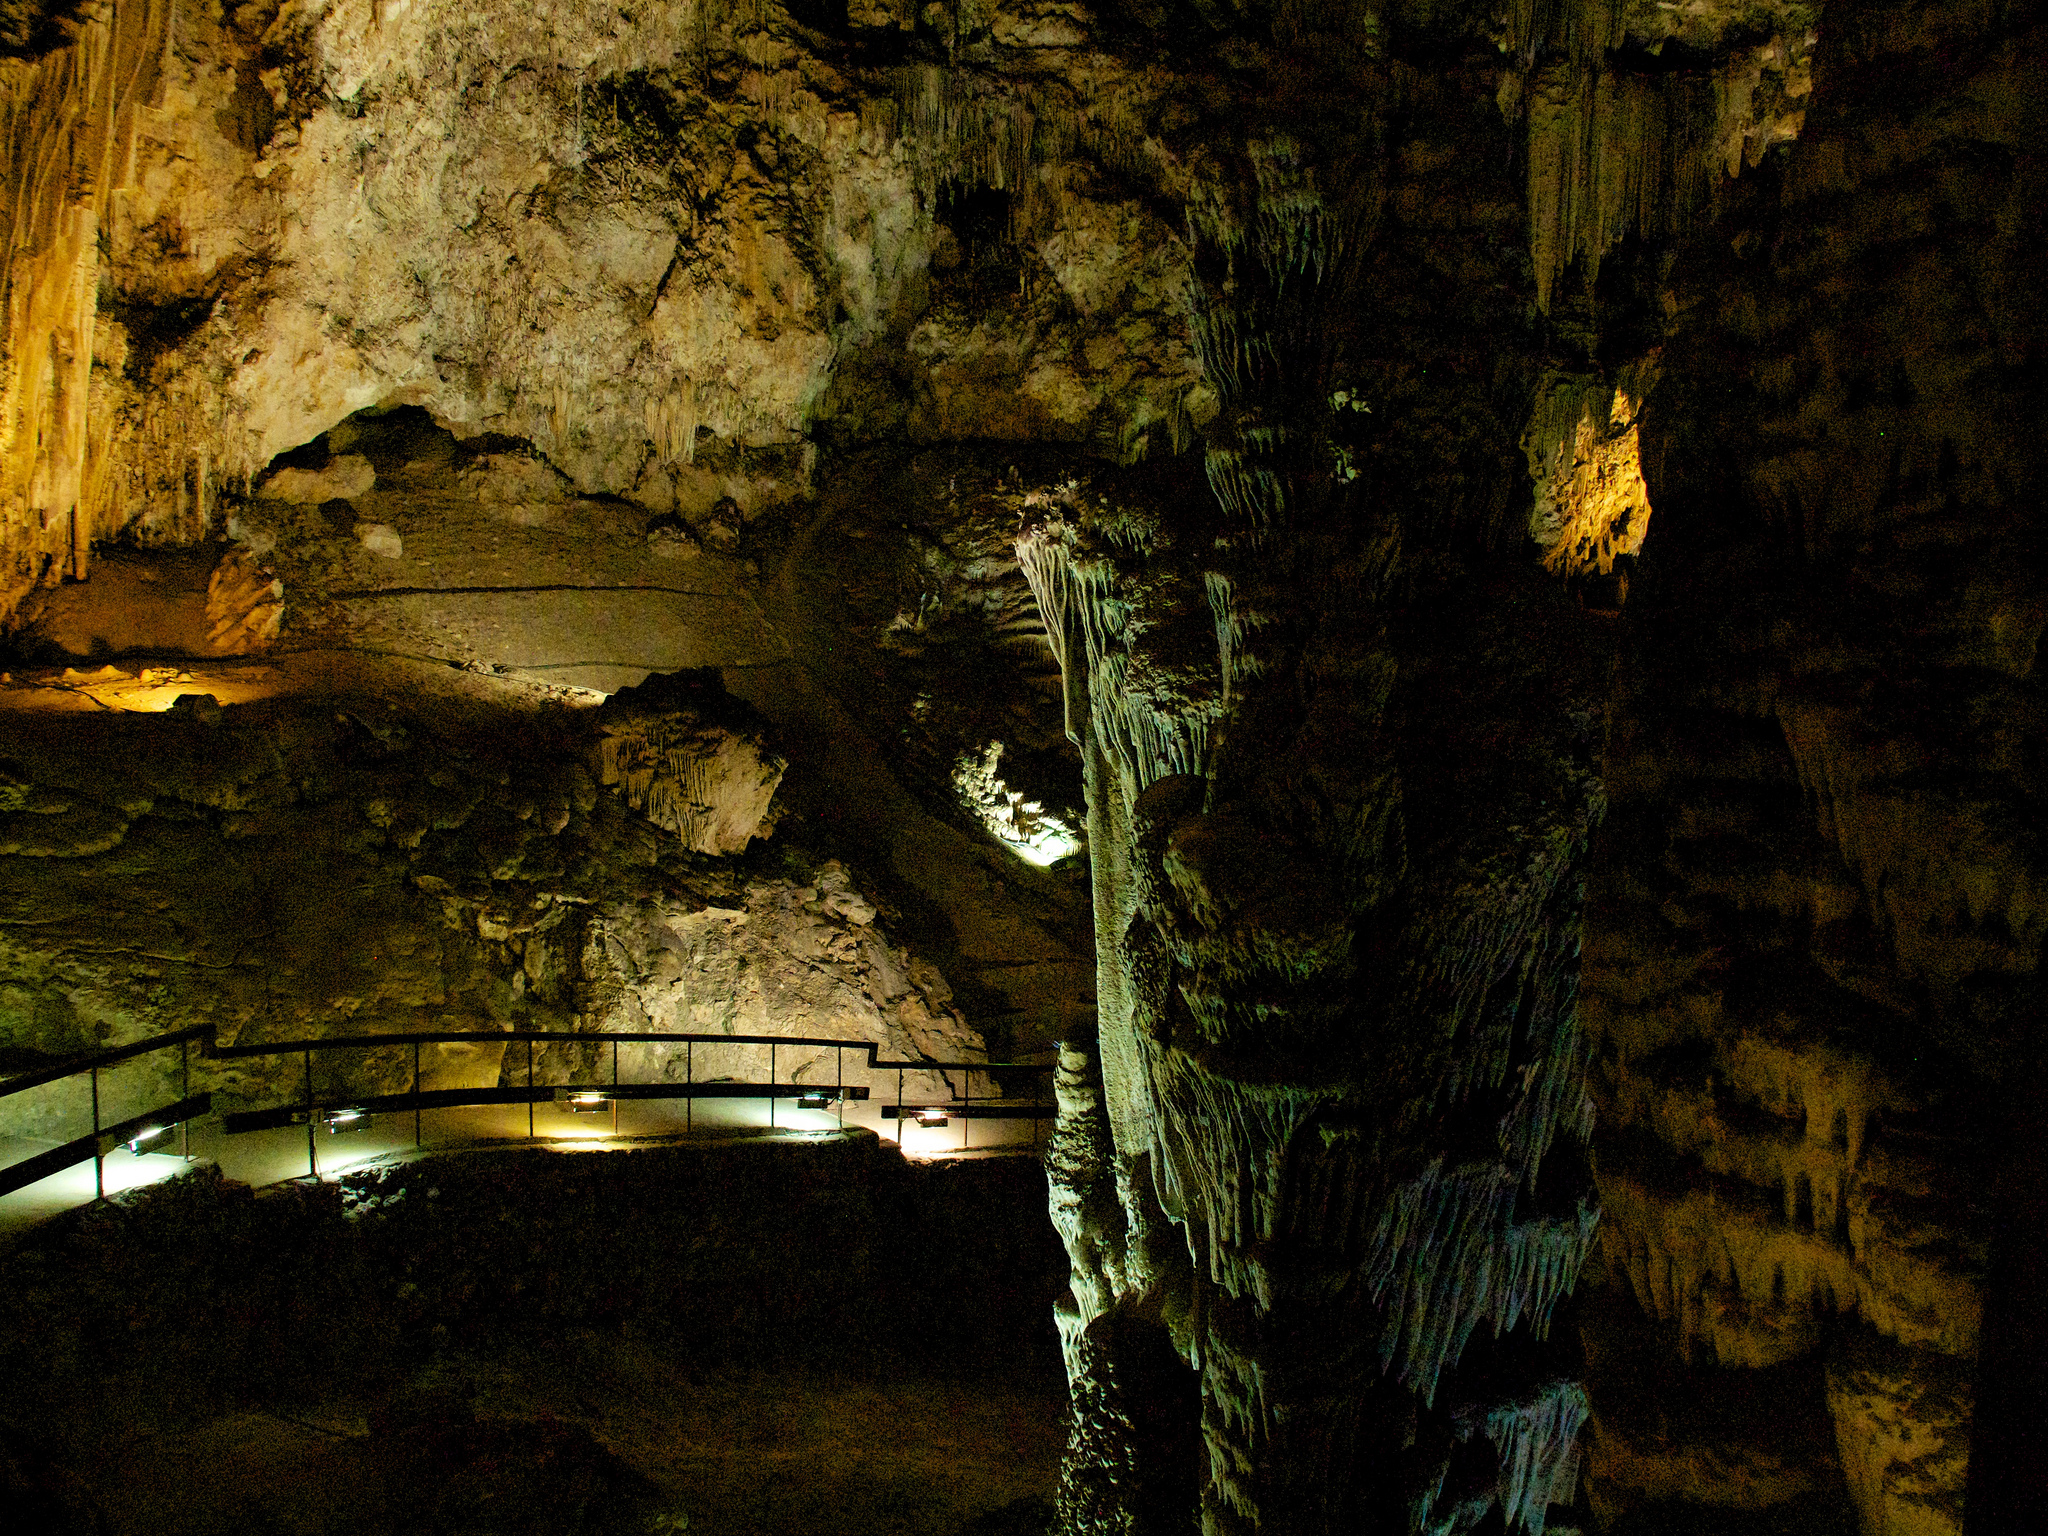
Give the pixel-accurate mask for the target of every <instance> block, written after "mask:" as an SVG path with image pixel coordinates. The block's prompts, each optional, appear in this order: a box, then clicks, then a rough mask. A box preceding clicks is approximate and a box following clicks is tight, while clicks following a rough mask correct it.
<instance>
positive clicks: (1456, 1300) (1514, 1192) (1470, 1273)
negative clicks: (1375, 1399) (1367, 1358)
mask: <svg viewBox="0 0 2048 1536" xmlns="http://www.w3.org/2000/svg"><path fill="white" fill-rule="evenodd" d="M1521 1187H1522V1178H1521V1175H1520V1174H1519V1173H1518V1172H1517V1171H1515V1170H1513V1169H1508V1168H1503V1167H1501V1166H1500V1165H1499V1164H1481V1165H1478V1166H1476V1167H1469V1168H1451V1167H1447V1166H1446V1163H1445V1160H1444V1159H1442V1158H1438V1159H1437V1160H1436V1161H1434V1162H1432V1163H1431V1164H1430V1165H1429V1167H1428V1168H1426V1169H1425V1170H1424V1171H1423V1172H1422V1173H1421V1174H1420V1175H1418V1176H1417V1177H1415V1178H1413V1179H1410V1180H1408V1181H1407V1182H1406V1183H1404V1184H1402V1185H1401V1186H1400V1187H1399V1188H1398V1189H1397V1190H1396V1191H1395V1193H1394V1196H1393V1198H1392V1199H1391V1200H1389V1201H1388V1202H1387V1205H1386V1208H1385V1209H1384V1210H1383V1211H1382V1213H1381V1215H1380V1219H1379V1222H1378V1225H1377V1227H1376V1228H1375V1230H1374V1232H1373V1235H1372V1242H1371V1258H1370V1260H1369V1263H1368V1268H1367V1283H1368V1284H1369V1285H1370V1286H1371V1287H1372V1290H1373V1294H1374V1296H1375V1298H1376V1299H1377V1300H1379V1302H1380V1303H1381V1304H1382V1305H1383V1306H1384V1307H1385V1308H1386V1309H1387V1322H1386V1326H1385V1329H1384V1331H1383V1332H1382V1334H1381V1338H1380V1358H1381V1360H1382V1362H1383V1363H1384V1364H1385V1366H1386V1367H1387V1369H1389V1370H1391V1371H1393V1372H1394V1373H1395V1374H1396V1375H1397V1376H1398V1377H1399V1378H1400V1380H1401V1382H1402V1383H1403V1384H1404V1385H1406V1386H1408V1387H1410V1388H1412V1389H1414V1390H1415V1391H1416V1392H1418V1393H1420V1394H1421V1396H1422V1398H1423V1400H1424V1401H1425V1402H1432V1401H1434V1400H1435V1397H1436V1391H1437V1383H1438V1381H1439V1380H1440V1379H1441V1377H1442V1375H1443V1373H1444V1371H1445V1370H1446V1369H1447V1368H1449V1367H1450V1366H1452V1365H1454V1364H1455V1363H1456V1362H1457V1360H1458V1357H1459V1356H1460V1355H1462V1354H1463V1353H1464V1350H1465V1344H1466V1341H1467V1340H1469V1339H1470V1338H1471V1336H1472V1330H1473V1329H1474V1328H1476V1327H1477V1326H1478V1325H1479V1324H1480V1323H1481V1322H1487V1323H1490V1324H1491V1325H1492V1326H1493V1330H1494V1332H1495V1333H1496V1334H1502V1333H1506V1332H1508V1331H1509V1330H1510V1329H1512V1328H1513V1327H1515V1325H1516V1324H1517V1323H1519V1322H1520V1321H1521V1320H1522V1319H1523V1318H1524V1317H1525V1316H1526V1317H1527V1318H1528V1319H1529V1321H1530V1325H1531V1327H1532V1328H1533V1329H1534V1330H1535V1332H1536V1334H1537V1336H1538V1337H1541V1336H1542V1335H1543V1334H1544V1333H1546V1332H1547V1331H1548V1329H1549V1326H1550V1315H1551V1312H1552V1311H1553V1310H1554V1309H1555V1308H1556V1306H1557V1303H1558V1301H1559V1300H1560V1299H1561V1298H1562V1297H1563V1296H1564V1295H1565V1293H1566V1292H1567V1291H1569V1290H1570V1289H1571V1287H1572V1284H1573V1282H1574V1281H1576V1279H1577V1278H1578V1273H1579V1270H1580V1268H1581V1266H1582V1265H1583V1264H1584V1263H1585V1260H1586V1256H1587V1254H1588V1253H1589V1252H1591V1250H1592V1243H1593V1235H1594V1230H1595V1228H1596V1227H1597V1226H1598V1224H1599V1213H1598V1212H1597V1211H1595V1210H1592V1209H1589V1208H1588V1207H1586V1206H1584V1205H1581V1206H1580V1207H1579V1208H1578V1211H1577V1214H1576V1215H1574V1216H1568V1217H1544V1216H1539V1217H1537V1218H1535V1219H1533V1220H1524V1221H1518V1220H1516V1219H1515V1218H1516V1203H1517V1201H1518V1199H1519V1198H1520V1191H1521Z"/></svg>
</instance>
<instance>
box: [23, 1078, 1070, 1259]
mask: <svg viewBox="0 0 2048 1536" xmlns="http://www.w3.org/2000/svg"><path fill="white" fill-rule="evenodd" d="M770 1102H771V1101H767V1100H758V1099H738V1100H735V1099H698V1100H693V1101H684V1100H675V1099H655V1100H638V1101H624V1102H620V1103H618V1104H617V1105H616V1106H614V1105H610V1104H607V1105H606V1106H605V1107H604V1108H602V1109H600V1110H597V1111H595V1112H588V1113H572V1112H570V1111H569V1110H568V1109H566V1108H565V1107H564V1106H563V1105H561V1104H558V1103H553V1104H551V1103H543V1104H536V1105H534V1106H532V1110H533V1117H532V1139H533V1140H534V1141H535V1142H537V1143H538V1144H541V1145H545V1146H547V1147H549V1148H551V1149H553V1150H556V1151H574V1150H598V1149H602V1148H607V1147H631V1146H634V1145H636V1144H644V1143H646V1142H649V1141H666V1140H673V1139H677V1138H681V1137H687V1136H692V1135H702V1136H726V1135H731V1134H733V1133H735V1132H739V1133H744V1134H749V1135H771V1134H775V1135H789V1136H793V1137H811V1136H817V1135H820V1134H829V1133H832V1132H836V1131H838V1129H839V1128H840V1123H841V1122H840V1117H839V1115H838V1114H837V1113H836V1112H835V1111H833V1110H830V1109H802V1108H799V1107H798V1106H797V1105H796V1104H795V1103H794V1102H792V1101H789V1100H779V1101H772V1102H773V1103H774V1122H775V1123H774V1127H773V1129H772V1130H771V1128H770V1126H769V1103H770ZM893 1104H894V1100H893V1098H892V1099H890V1100H888V1101H887V1106H886V1107H893ZM614 1108H616V1111H617V1120H618V1129H617V1131H616V1132H614V1130H613V1111H614ZM884 1108H885V1102H884V1100H883V1099H882V1098H881V1097H879V1090H878V1096H877V1097H876V1098H874V1099H872V1100H869V1101H866V1102H858V1101H856V1102H850V1103H848V1104H847V1105H846V1118H845V1124H846V1125H847V1126H848V1127H849V1128H852V1127H859V1128H862V1129H865V1130H869V1131H873V1132H875V1133H876V1134H878V1135H880V1136H881V1137H882V1139H883V1140H885V1141H891V1142H897V1143H898V1144H899V1145H900V1146H901V1147H902V1149H903V1152H904V1154H905V1155H906V1156H908V1157H917V1158H930V1157H962V1156H966V1157H985V1156H992V1155H1017V1154H1023V1155H1029V1154H1031V1153H1032V1152H1034V1151H1035V1150H1037V1149H1038V1147H1039V1146H1041V1145H1042V1143H1043V1140H1044V1137H1045V1134H1046V1132H1047V1130H1048V1129H1049V1126H1050V1122H1041V1121H1032V1120H964V1119H959V1118H952V1119H950V1120H949V1122H948V1123H947V1124H946V1125H944V1126H930V1127H928V1126H923V1125H919V1124H917V1123H915V1122H914V1121H912V1122H909V1123H904V1124H902V1130H901V1135H900V1136H899V1133H898V1126H899V1122H898V1121H896V1120H893V1119H884V1118H883V1111H884ZM183 1129H184V1131H185V1135H186V1138H187V1139H186V1142H185V1151H186V1153H188V1154H189V1156H190V1158H191V1160H192V1162H193V1163H214V1164H217V1165H219V1167H220V1170H221V1172H222V1173H224V1174H225V1175H227V1177H229V1178H231V1179H238V1180H240V1181H241V1182H243V1183H245V1184H251V1185H255V1186H258V1187H261V1186H263V1185H266V1184H276V1183H280V1182H282V1181H284V1180H287V1179H303V1178H305V1177H306V1175H307V1171H308V1167H307V1164H308V1156H307V1137H306V1128H305V1127H304V1126H302V1125H299V1126H289V1127H285V1128H281V1129H278V1130H267V1131H249V1132H244V1133H241V1134H238V1135H234V1136H229V1135H226V1134H224V1133H223V1131H222V1129H221V1120H220V1116H219V1115H217V1114H214V1115H207V1116H205V1117H203V1118H201V1119H198V1120H194V1121H192V1122H191V1123H190V1124H189V1125H188V1126H186V1127H184V1128H183ZM528 1139H529V1137H528V1130H527V1106H526V1105H524V1104H509V1105H488V1106H479V1107H476V1108H468V1109H429V1110H424V1111H422V1112H421V1115H420V1121H419V1144H418V1145H415V1142H414V1128H413V1117H412V1115H411V1114H381V1115H377V1116H374V1117H371V1122H370V1124H368V1125H367V1126H364V1127H361V1128H359V1129H355V1130H351V1131H348V1132H345V1133H342V1134H335V1133H332V1132H330V1131H328V1130H327V1129H325V1128H324V1127H316V1129H315V1131H314V1135H313V1138H312V1161H313V1163H315V1164H316V1165H317V1167H318V1170H319V1173H320V1176H321V1177H322V1178H334V1177H336V1176H337V1175H340V1174H344V1173H347V1172H349V1171H350V1170H351V1169H355V1168H362V1167H366V1166H368V1165H370V1164H373V1163H380V1162H391V1161H403V1160H405V1159H408V1158H411V1157H414V1156H418V1155H423V1154H432V1153H435V1152H445V1151H452V1150H456V1149H459V1148H463V1147H468V1146H474V1145H477V1144H493V1145H502V1144H504V1143H505V1142H508V1141H517V1142H524V1141H527V1140H528ZM56 1145H58V1143H57V1142H56V1141H53V1140H52V1141H44V1140H35V1139H31V1138H26V1137H18V1136H10V1137H0V1166H4V1165H6V1164H9V1163H15V1162H19V1161H21V1160H22V1159H23V1158H24V1157H28V1156H32V1155H33V1154H35V1153H37V1152H41V1151H44V1150H46V1149H48V1148H51V1147H54V1146H56ZM151 1146H152V1147H160V1148H164V1149H166V1150H164V1151H144V1152H142V1153H141V1154H140V1155H137V1154H133V1153H131V1152H129V1151H128V1150H127V1148H126V1147H117V1148H116V1149H115V1150H113V1151H112V1152H110V1153H108V1154H107V1156H106V1158H105V1161H104V1164H103V1168H102V1171H101V1176H102V1178H103V1180H104V1187H105V1190H106V1193H107V1194H109V1195H113V1194H118V1193H120V1192H121V1191H122V1190H128V1189H135V1188H138V1187H140V1186H142V1185H145V1184H153V1183H156V1182H157V1181H159V1180H162V1179H167V1178H171V1177H173V1176H174V1175H176V1174H178V1173H181V1172H183V1171H184V1170H185V1169H186V1168H187V1167H188V1166H191V1164H190V1163H188V1162H187V1161H186V1158H185V1157H183V1156H180V1155H179V1152H180V1136H179V1131H177V1130H172V1131H169V1132H167V1133H165V1134H164V1135H162V1136H159V1137H158V1138H157V1139H156V1140H155V1141H154V1142H152V1143H151ZM93 1177H94V1175H93V1165H92V1162H91V1160H90V1159H88V1160H86V1161H85V1162H82V1163H77V1164H74V1165H73V1166H71V1167H70V1168H67V1169H65V1170H64V1171H62V1172H60V1173H54V1174H52V1175H50V1176H49V1177H48V1178H45V1179H40V1180H38V1181H37V1182H36V1183H34V1184H30V1185H28V1186H27V1187H26V1188H23V1189H19V1190H16V1191H14V1192H13V1193H12V1194H8V1195H0V1243H6V1242H11V1241H13V1240H14V1239H15V1238H16V1237H17V1236H18V1235H19V1234H20V1233H21V1232H22V1231H23V1230H24V1229H26V1228H28V1227H30V1226H33V1225H34V1224H35V1223H37V1222H39V1221H43V1220H46V1219H47V1218H49V1217H51V1216H54V1215H56V1214H58V1213H59V1212H61V1211H66V1210H71V1209H73V1208H75V1207H77V1206H81V1205H87V1204H90V1203H91V1201H92V1199H93V1194H94V1189H93Z"/></svg>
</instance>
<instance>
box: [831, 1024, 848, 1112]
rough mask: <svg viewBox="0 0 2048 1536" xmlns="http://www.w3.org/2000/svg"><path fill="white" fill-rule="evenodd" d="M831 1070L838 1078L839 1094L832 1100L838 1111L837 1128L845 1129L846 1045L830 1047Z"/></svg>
mask: <svg viewBox="0 0 2048 1536" xmlns="http://www.w3.org/2000/svg"><path fill="white" fill-rule="evenodd" d="M832 1072H833V1075H834V1076H835V1077H837V1078H838V1079H839V1083H838V1087H839V1094H838V1097H837V1098H836V1099H835V1100H834V1107H836V1108H837V1109H838V1111H839V1129H841V1130H842V1131H843V1130H845V1129H846V1047H845V1046H843V1045H835V1046H833V1047H832Z"/></svg>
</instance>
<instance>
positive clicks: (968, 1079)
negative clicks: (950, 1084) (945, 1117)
mask: <svg viewBox="0 0 2048 1536" xmlns="http://www.w3.org/2000/svg"><path fill="white" fill-rule="evenodd" d="M962 1076H963V1079H964V1081H965V1083H966V1100H967V1101H966V1103H964V1104H963V1105H961V1115H960V1150H961V1151H962V1152H965V1151H966V1150H967V1132H968V1129H969V1127H971V1126H972V1125H973V1124H974V1116H973V1115H971V1114H968V1113H967V1111H968V1110H971V1109H973V1108H974V1068H972V1067H969V1068H968V1069H967V1071H966V1072H965V1073H964V1074H962Z"/></svg>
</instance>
